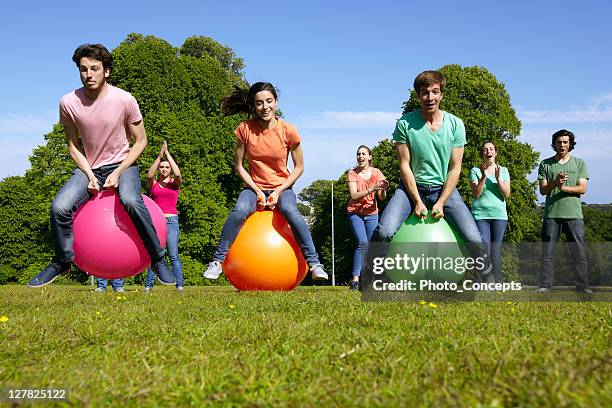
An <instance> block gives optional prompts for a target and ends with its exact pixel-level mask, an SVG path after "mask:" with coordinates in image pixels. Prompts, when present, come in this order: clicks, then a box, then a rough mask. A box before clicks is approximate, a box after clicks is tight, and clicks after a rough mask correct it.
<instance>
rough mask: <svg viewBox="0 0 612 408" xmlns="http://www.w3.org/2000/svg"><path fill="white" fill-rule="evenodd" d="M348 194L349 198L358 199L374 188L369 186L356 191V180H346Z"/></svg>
mask: <svg viewBox="0 0 612 408" xmlns="http://www.w3.org/2000/svg"><path fill="white" fill-rule="evenodd" d="M348 188H349V194H350V196H351V200H359V199H361V198H363V197H365V196H367V195H369V194H370V193H372V191H374V189H370V188H369V187H368V188H367V189H366V190H363V191H357V182H356V181H349V182H348Z"/></svg>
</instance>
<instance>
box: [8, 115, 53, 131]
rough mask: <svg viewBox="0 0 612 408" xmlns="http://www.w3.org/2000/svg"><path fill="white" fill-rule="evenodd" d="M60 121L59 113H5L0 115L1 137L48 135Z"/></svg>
mask: <svg viewBox="0 0 612 408" xmlns="http://www.w3.org/2000/svg"><path fill="white" fill-rule="evenodd" d="M57 121H58V116H57V112H55V111H44V112H40V113H25V114H20V113H5V114H1V115H0V135H23V134H32V133H39V134H41V135H42V134H44V133H48V132H50V131H51V130H52V129H53V125H54V124H55V123H56V122H57Z"/></svg>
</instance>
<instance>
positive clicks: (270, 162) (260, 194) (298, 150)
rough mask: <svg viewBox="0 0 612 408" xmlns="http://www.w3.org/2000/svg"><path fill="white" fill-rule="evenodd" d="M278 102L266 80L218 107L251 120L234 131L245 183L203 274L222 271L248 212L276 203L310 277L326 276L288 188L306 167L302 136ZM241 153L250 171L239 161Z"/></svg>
mask: <svg viewBox="0 0 612 408" xmlns="http://www.w3.org/2000/svg"><path fill="white" fill-rule="evenodd" d="M276 102H277V92H276V88H274V86H273V85H272V84H270V83H268V82H257V83H255V84H253V86H251V87H250V88H249V89H242V88H238V87H236V89H235V90H234V92H233V93H232V94H231V95H230V96H227V97H226V98H224V99H223V100H222V101H221V111H222V112H223V113H224V114H225V115H234V114H236V113H240V112H245V113H248V114H249V115H250V116H251V119H249V120H246V121H244V122H242V123H240V125H238V127H237V128H236V130H235V132H234V133H235V134H236V138H237V141H236V156H235V168H236V172H237V173H238V175H239V176H240V178H242V180H243V181H244V184H245V188H244V190H242V192H241V193H240V195H239V196H238V201H237V202H236V206H235V207H234V209H233V210H232V212H231V213H230V215H229V217H228V218H227V220H226V221H225V225H224V226H223V231H222V232H221V239H220V242H219V245H218V246H217V249H216V251H215V253H214V255H213V261H212V262H211V263H209V264H208V268H207V269H206V271H205V272H204V277H205V278H207V279H217V278H218V277H219V275H220V274H221V273H222V272H223V267H222V263H223V261H224V260H225V256H226V255H227V252H228V251H229V248H230V246H231V245H232V243H233V242H234V240H235V239H236V237H237V236H238V233H239V232H240V228H241V227H242V224H243V223H244V221H245V220H246V219H247V217H248V216H249V215H251V214H252V213H254V212H255V211H256V210H257V208H260V209H261V208H263V207H269V208H272V209H273V208H275V207H276V206H277V205H278V208H279V210H280V212H281V213H282V214H283V215H284V216H285V219H286V220H287V223H288V224H289V225H290V226H291V230H292V231H293V235H294V236H295V239H296V241H297V242H298V243H299V244H300V248H301V249H302V253H303V255H304V258H305V259H306V262H308V265H309V267H310V272H311V274H312V278H313V279H317V280H323V279H327V273H325V271H324V270H323V265H321V264H320V263H319V257H318V255H317V251H316V250H315V246H314V243H313V242H312V236H311V235H310V231H309V230H308V226H307V225H306V221H305V220H304V217H302V214H300V212H299V211H298V208H297V199H296V196H295V193H294V192H293V189H292V186H293V184H294V183H295V181H296V180H297V179H298V178H299V177H300V176H301V175H302V172H303V171H304V157H303V154H302V146H301V145H300V142H301V138H300V135H299V134H298V133H297V130H296V129H295V127H294V126H293V125H291V124H289V123H287V122H285V121H284V120H282V119H281V118H279V117H277V116H276ZM289 154H291V160H292V161H293V170H292V171H290V170H289V168H288V167H287V161H288V158H289ZM245 157H246V158H247V161H248V164H249V170H248V171H247V170H246V169H245V168H244V166H243V164H242V163H243V160H244V159H245Z"/></svg>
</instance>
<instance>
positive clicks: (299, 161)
mask: <svg viewBox="0 0 612 408" xmlns="http://www.w3.org/2000/svg"><path fill="white" fill-rule="evenodd" d="M290 152H291V160H292V161H293V170H292V171H291V174H289V177H287V180H285V182H284V183H283V184H281V185H280V186H279V187H276V188H275V191H278V194H280V193H282V192H283V191H285V190H286V189H288V188H289V187H291V186H292V185H293V183H295V182H296V180H297V179H298V178H300V176H301V175H302V173H304V152H303V151H302V144H301V143H296V144H295V145H293V149H292V150H291V151H290Z"/></svg>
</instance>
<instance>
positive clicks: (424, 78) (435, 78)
mask: <svg viewBox="0 0 612 408" xmlns="http://www.w3.org/2000/svg"><path fill="white" fill-rule="evenodd" d="M433 84H439V85H440V91H442V93H444V88H446V78H444V75H443V74H442V73H441V72H440V71H423V72H421V73H420V74H419V75H417V77H416V78H414V90H415V91H416V93H417V94H420V93H421V88H423V87H425V88H427V87H429V86H431V85H433Z"/></svg>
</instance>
